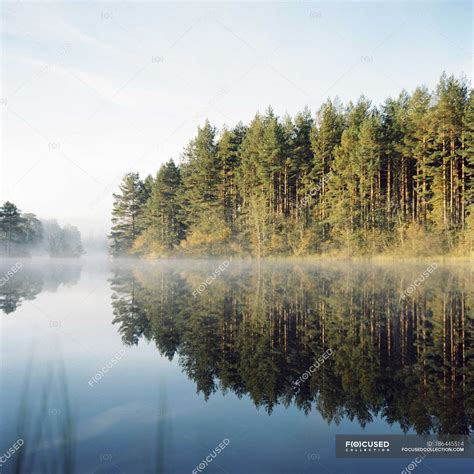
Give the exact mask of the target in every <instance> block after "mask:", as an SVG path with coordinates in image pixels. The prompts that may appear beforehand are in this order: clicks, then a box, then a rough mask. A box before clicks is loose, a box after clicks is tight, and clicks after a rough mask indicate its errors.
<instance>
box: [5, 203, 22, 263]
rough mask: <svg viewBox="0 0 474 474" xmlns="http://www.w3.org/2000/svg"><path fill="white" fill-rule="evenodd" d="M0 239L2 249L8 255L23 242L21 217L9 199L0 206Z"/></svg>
mask: <svg viewBox="0 0 474 474" xmlns="http://www.w3.org/2000/svg"><path fill="white" fill-rule="evenodd" d="M0 233H1V234H0V239H1V242H2V247H3V251H4V252H5V253H6V254H7V255H9V254H11V253H12V252H13V251H14V250H16V247H17V246H18V245H19V244H22V243H23V242H24V238H25V236H24V229H23V219H22V217H21V212H20V210H19V209H18V208H17V207H16V206H15V204H13V203H12V202H10V201H6V202H5V203H4V204H3V206H2V207H0Z"/></svg>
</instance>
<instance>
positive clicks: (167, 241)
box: [143, 160, 184, 250]
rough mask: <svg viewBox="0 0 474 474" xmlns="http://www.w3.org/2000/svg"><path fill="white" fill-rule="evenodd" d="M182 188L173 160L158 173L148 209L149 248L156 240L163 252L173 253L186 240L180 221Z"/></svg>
mask: <svg viewBox="0 0 474 474" xmlns="http://www.w3.org/2000/svg"><path fill="white" fill-rule="evenodd" d="M180 186H181V176H180V171H179V169H178V167H177V166H176V165H175V164H174V162H173V160H169V161H168V162H167V163H165V164H164V165H162V166H161V168H160V170H159V171H158V173H157V175H156V179H155V180H154V181H153V184H152V187H151V190H150V197H149V198H148V200H147V202H146V205H145V207H144V218H143V227H145V228H146V236H147V237H146V242H144V243H145V244H146V245H148V246H149V245H150V244H151V242H150V239H152V240H153V241H154V242H156V243H157V244H158V245H159V246H160V247H161V248H163V249H166V250H171V249H173V248H174V247H175V246H176V245H178V244H179V242H180V241H181V239H182V238H183V237H184V227H183V224H182V222H181V221H180V204H179V191H180Z"/></svg>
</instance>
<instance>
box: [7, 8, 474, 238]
mask: <svg viewBox="0 0 474 474" xmlns="http://www.w3.org/2000/svg"><path fill="white" fill-rule="evenodd" d="M1 37H2V48H1V52H2V81H1V86H2V92H1V94H0V95H1V97H2V105H1V107H2V148H3V150H2V152H3V154H2V155H3V157H2V190H1V196H0V197H1V199H2V201H3V200H5V199H10V200H12V201H14V202H16V203H17V204H18V205H19V206H20V207H21V208H22V209H23V210H25V211H30V212H35V213H37V214H38V215H39V216H42V217H58V218H59V219H60V221H62V222H66V221H69V222H71V223H73V224H74V223H75V224H77V225H79V226H80V228H81V230H83V232H84V234H85V236H87V235H88V234H89V232H90V231H91V230H94V233H95V234H96V235H100V234H101V233H104V232H105V231H106V230H107V229H108V227H109V220H110V208H111V203H112V198H111V193H112V192H113V191H114V190H115V189H116V187H117V185H118V182H119V181H120V178H121V176H122V175H123V174H124V173H125V172H127V171H129V170H138V171H139V172H140V173H141V174H142V175H145V174H148V173H150V172H153V173H154V172H156V170H157V169H158V167H159V165H160V163H162V162H163V161H165V160H167V159H169V158H170V157H173V158H175V159H178V158H179V154H180V152H181V150H182V148H183V146H184V145H185V144H186V143H187V142H188V140H189V139H190V138H191V137H192V136H193V134H194V133H195V130H196V127H197V125H198V124H201V123H202V122H203V121H204V119H205V118H206V117H208V118H209V119H210V120H211V122H212V123H213V124H214V125H216V126H218V127H221V126H222V125H223V124H224V123H226V124H228V125H234V124H235V123H236V122H238V121H239V120H243V121H245V122H247V121H249V120H250V119H251V117H252V116H253V115H254V114H255V112H256V111H257V110H261V111H263V110H264V109H265V108H266V107H267V106H268V105H269V104H271V105H272V106H273V108H274V110H275V112H276V113H277V114H279V115H283V114H284V113H286V112H289V113H291V114H294V113H295V112H297V111H298V110H301V109H302V108H303V107H304V106H305V105H308V106H310V108H311V109H312V111H313V112H314V111H315V110H316V109H317V108H318V107H319V106H320V104H321V103H322V102H323V101H324V100H325V99H326V98H327V97H334V96H336V95H337V96H339V97H340V98H341V99H342V100H343V101H344V102H346V101H348V100H351V99H356V98H357V97H358V96H359V95H360V94H362V93H364V94H365V95H366V96H367V97H369V98H370V99H372V100H373V102H374V103H375V104H379V103H381V102H383V101H384V100H385V98H386V97H388V96H395V95H398V93H399V92H400V91H401V90H402V89H403V88H406V89H408V90H412V89H413V88H414V87H415V86H416V85H418V84H421V83H424V84H426V85H427V86H429V87H433V86H434V85H435V84H436V82H437V80H438V78H439V76H440V74H441V72H442V71H443V70H446V72H447V73H449V74H455V75H457V76H460V75H461V74H464V75H465V76H466V77H467V78H468V79H469V80H470V79H471V76H472V7H471V5H470V3H460V2H423V3H413V2H404V3H402V2H377V3H375V2H372V3H368V2H364V3H361V2H330V3H320V2H313V3H300V2H298V3H252V2H246V3H242V2H241V3H232V4H230V3H220V4H213V3H175V4H172V3H128V4H127V3H126V4H119V3H114V2H108V3H102V4H98V3H79V2H75V3H39V2H37V3H28V4H27V3H23V2H22V3H17V2H11V3H9V2H3V3H2V35H1Z"/></svg>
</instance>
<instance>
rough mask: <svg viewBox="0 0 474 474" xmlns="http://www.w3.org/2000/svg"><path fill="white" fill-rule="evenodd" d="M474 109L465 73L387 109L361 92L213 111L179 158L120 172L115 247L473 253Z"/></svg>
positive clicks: (258, 252)
mask: <svg viewBox="0 0 474 474" xmlns="http://www.w3.org/2000/svg"><path fill="white" fill-rule="evenodd" d="M473 111H474V98H473V94H472V89H471V88H470V86H469V85H468V83H467V82H466V80H465V79H463V78H461V79H458V78H456V77H454V76H450V77H448V76H447V75H446V74H443V75H442V76H441V78H440V80H439V82H438V84H437V86H436V88H435V90H434V91H429V90H428V89H427V88H426V87H423V86H421V87H418V88H417V89H416V90H415V91H414V92H413V93H412V94H409V93H408V92H406V91H403V92H401V94H400V95H399V96H398V97H397V98H395V99H394V98H389V99H387V100H386V101H385V103H384V104H383V105H382V106H380V107H375V106H373V105H372V103H371V101H370V100H368V99H367V98H366V97H364V96H361V97H360V98H359V99H358V100H357V102H355V103H353V102H350V103H349V104H348V105H346V106H344V105H343V104H342V103H341V102H340V101H339V100H338V99H335V100H329V99H328V100H327V101H326V102H325V103H324V104H323V105H322V106H321V108H320V109H319V110H318V111H317V113H316V114H315V116H313V115H312V113H311V112H310V110H309V109H308V108H305V109H304V110H303V111H302V112H300V113H297V114H296V116H295V117H290V116H289V115H285V116H284V117H282V118H281V117H278V116H276V115H275V113H274V112H273V110H272V109H271V108H268V109H267V110H266V112H265V113H264V114H260V113H257V114H256V115H255V117H254V118H253V120H252V121H251V122H250V123H249V124H248V125H244V124H242V123H239V124H238V125H236V126H235V127H233V128H228V127H226V126H224V127H223V128H222V130H220V131H218V130H217V129H216V128H215V127H213V126H212V125H211V124H210V123H209V121H206V122H205V124H204V125H203V126H202V127H199V128H198V130H197V134H196V136H195V137H194V138H193V139H192V140H191V141H190V142H189V144H188V145H187V146H186V147H185V149H184V150H183V153H182V155H181V157H180V163H179V164H175V162H174V161H173V160H170V161H168V162H167V163H165V164H163V165H162V166H161V167H160V169H159V171H158V172H157V174H156V176H155V177H153V176H148V177H146V178H145V179H144V180H141V179H140V177H139V175H138V173H134V172H132V173H128V174H127V175H126V176H125V177H124V179H123V181H122V183H121V185H120V188H119V192H118V193H116V194H114V204H113V210H112V230H111V234H110V243H111V252H112V253H113V254H115V255H120V254H130V253H135V254H145V255H150V254H153V255H159V254H164V253H170V252H188V253H197V254H199V253H201V254H210V255H221V254H247V255H254V256H258V257H260V256H266V255H272V254H282V255H301V254H308V253H318V252H332V251H344V252H348V253H351V254H352V253H378V252H384V251H387V250H394V251H395V250H396V251H398V252H402V253H403V252H411V253H417V254H421V255H423V254H428V255H429V254H433V253H445V252H448V251H451V252H452V251H456V249H457V251H458V252H464V251H471V252H472V250H473V242H474V212H473V203H474V187H473V180H474V178H473V173H474V143H473V129H474V113H473Z"/></svg>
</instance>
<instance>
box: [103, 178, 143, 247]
mask: <svg viewBox="0 0 474 474" xmlns="http://www.w3.org/2000/svg"><path fill="white" fill-rule="evenodd" d="M119 191H120V192H119V193H117V194H116V193H114V194H113V196H114V204H113V208H112V229H111V232H110V240H111V244H110V251H111V253H112V254H113V255H116V256H118V255H126V254H128V253H129V251H130V249H131V248H132V245H133V242H134V240H135V239H136V238H137V237H138V236H139V235H140V232H141V231H142V230H143V221H142V219H141V218H140V217H141V213H142V211H143V207H144V204H145V202H146V193H145V190H144V186H143V183H142V182H141V181H140V177H139V175H138V173H127V174H126V175H125V176H124V178H123V180H122V183H121V184H120V186H119Z"/></svg>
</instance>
